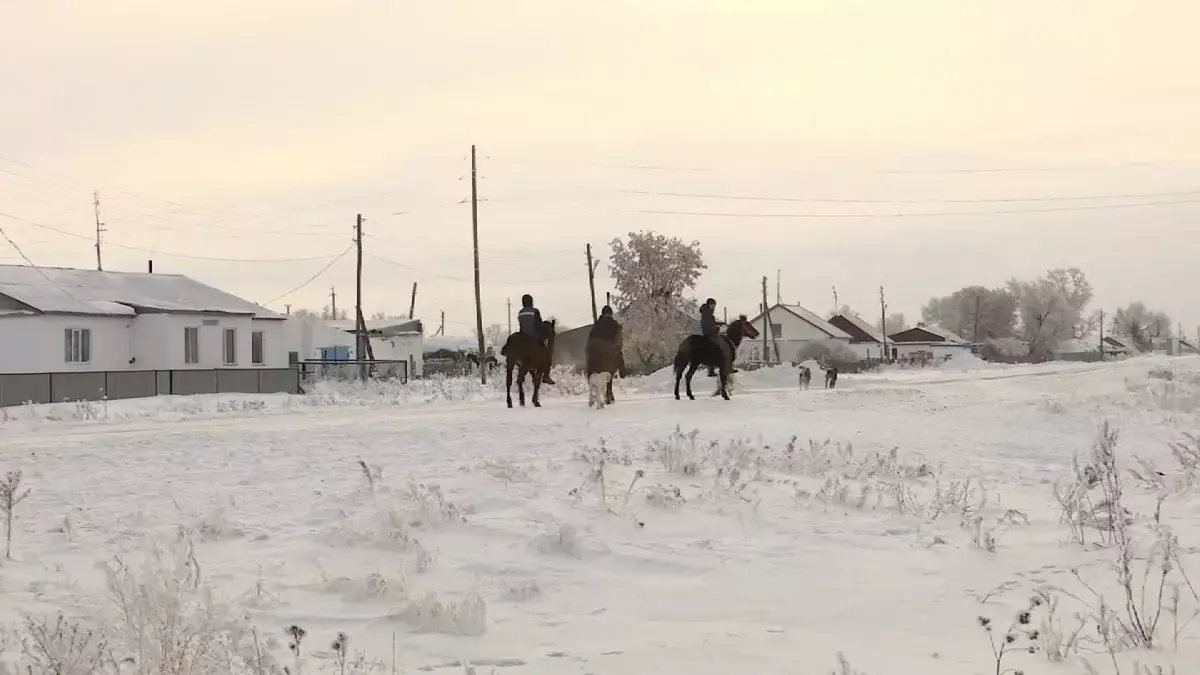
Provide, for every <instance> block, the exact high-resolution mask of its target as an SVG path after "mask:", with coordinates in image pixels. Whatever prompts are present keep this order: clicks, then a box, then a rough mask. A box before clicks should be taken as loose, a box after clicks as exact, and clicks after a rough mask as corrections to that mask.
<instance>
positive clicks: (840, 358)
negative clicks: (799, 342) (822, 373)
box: [796, 340, 862, 371]
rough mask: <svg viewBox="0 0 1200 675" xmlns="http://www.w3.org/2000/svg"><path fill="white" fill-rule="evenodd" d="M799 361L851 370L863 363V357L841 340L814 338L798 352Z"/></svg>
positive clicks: (797, 358)
mask: <svg viewBox="0 0 1200 675" xmlns="http://www.w3.org/2000/svg"><path fill="white" fill-rule="evenodd" d="M796 360H797V361H799V362H804V361H809V360H812V361H816V362H817V363H819V364H821V366H822V367H823V368H837V369H838V370H843V371H851V370H854V369H856V368H858V366H859V365H860V364H861V363H862V357H861V356H859V355H858V352H856V351H854V349H852V348H851V347H850V345H848V344H846V343H845V342H842V341H841V340H813V341H811V342H806V343H804V345H803V346H801V347H800V349H799V350H798V351H797V352H796Z"/></svg>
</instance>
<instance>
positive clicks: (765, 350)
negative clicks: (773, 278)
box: [762, 277, 771, 365]
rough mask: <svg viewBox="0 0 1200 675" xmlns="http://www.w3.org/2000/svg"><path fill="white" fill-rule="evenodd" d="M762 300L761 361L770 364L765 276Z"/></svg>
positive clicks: (769, 311)
mask: <svg viewBox="0 0 1200 675" xmlns="http://www.w3.org/2000/svg"><path fill="white" fill-rule="evenodd" d="M762 300H763V329H764V330H763V332H762V339H763V346H762V348H763V363H765V364H767V365H771V352H770V351H768V348H767V333H770V332H771V310H770V308H768V307H767V278H766V277H763V279H762Z"/></svg>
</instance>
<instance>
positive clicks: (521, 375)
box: [517, 363, 529, 408]
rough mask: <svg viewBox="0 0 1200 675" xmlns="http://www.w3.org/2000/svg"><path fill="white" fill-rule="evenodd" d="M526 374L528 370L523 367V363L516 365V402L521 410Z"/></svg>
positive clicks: (523, 401) (523, 403)
mask: <svg viewBox="0 0 1200 675" xmlns="http://www.w3.org/2000/svg"><path fill="white" fill-rule="evenodd" d="M527 372H529V369H528V368H526V367H525V364H524V363H521V364H518V365H517V401H518V402H519V403H520V404H521V407H522V408H524V407H525V373H527Z"/></svg>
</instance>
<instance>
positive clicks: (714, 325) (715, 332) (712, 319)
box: [700, 298, 725, 377]
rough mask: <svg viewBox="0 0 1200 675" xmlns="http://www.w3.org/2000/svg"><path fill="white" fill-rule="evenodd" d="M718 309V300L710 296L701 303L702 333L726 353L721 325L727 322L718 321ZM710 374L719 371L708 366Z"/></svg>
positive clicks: (713, 375) (721, 351)
mask: <svg viewBox="0 0 1200 675" xmlns="http://www.w3.org/2000/svg"><path fill="white" fill-rule="evenodd" d="M716 310H717V301H716V300H713V299H712V298H709V299H708V300H706V301H705V302H704V304H703V305H700V334H701V335H703V336H704V337H706V338H708V339H709V340H712V342H713V344H715V345H716V346H717V350H718V352H720V353H724V349H725V347H724V345H722V344H721V326H724V325H725V324H724V323H722V322H720V321H717V317H716V315H715V314H714V312H715V311H716ZM708 376H709V377H716V376H717V371H716V369H715V368H713V367H712V366H709V367H708Z"/></svg>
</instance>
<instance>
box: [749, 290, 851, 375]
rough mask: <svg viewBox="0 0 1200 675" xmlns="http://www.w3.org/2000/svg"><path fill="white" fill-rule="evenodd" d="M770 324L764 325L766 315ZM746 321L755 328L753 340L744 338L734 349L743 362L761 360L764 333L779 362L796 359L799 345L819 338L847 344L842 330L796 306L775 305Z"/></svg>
mask: <svg viewBox="0 0 1200 675" xmlns="http://www.w3.org/2000/svg"><path fill="white" fill-rule="evenodd" d="M768 315H770V317H771V323H770V326H767V319H766V318H767V316H768ZM750 323H751V324H753V325H754V327H755V328H757V329H758V332H759V337H758V339H757V340H746V341H744V342H742V346H741V348H739V349H738V359H739V360H740V361H743V362H748V363H756V362H762V361H763V354H762V344H763V341H762V336H763V335H766V337H767V345H768V349H770V350H771V360H773V361H780V362H791V361H799V360H800V359H799V352H800V348H801V347H803V346H804V345H806V344H808V343H810V342H814V341H822V340H836V341H839V342H843V343H845V344H847V345H849V344H850V335H849V334H848V333H846V331H844V330H842V329H840V328H838V327H837V326H835V325H833V324H831V323H829V322H828V321H826V320H825V319H822V318H821V317H819V316H817V315H816V314H813V313H812V312H810V311H808V310H807V309H805V308H803V307H801V306H799V305H784V304H776V305H774V306H772V307H771V308H770V309H769V310H768V311H767V312H764V313H762V314H759V315H758V316H756V317H754V318H752V319H751V320H750Z"/></svg>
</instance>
